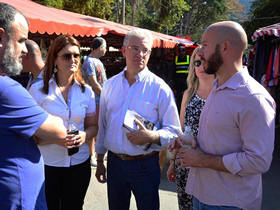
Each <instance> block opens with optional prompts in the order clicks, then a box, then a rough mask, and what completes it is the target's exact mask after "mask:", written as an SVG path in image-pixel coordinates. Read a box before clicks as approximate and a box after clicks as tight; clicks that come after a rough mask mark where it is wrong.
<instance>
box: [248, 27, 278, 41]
mask: <svg viewBox="0 0 280 210" xmlns="http://www.w3.org/2000/svg"><path fill="white" fill-rule="evenodd" d="M272 35H274V36H277V37H280V23H276V24H273V25H270V26H266V27H263V28H259V29H257V30H256V31H255V32H254V34H253V36H252V40H253V41H256V40H257V39H258V38H260V37H263V36H272Z"/></svg>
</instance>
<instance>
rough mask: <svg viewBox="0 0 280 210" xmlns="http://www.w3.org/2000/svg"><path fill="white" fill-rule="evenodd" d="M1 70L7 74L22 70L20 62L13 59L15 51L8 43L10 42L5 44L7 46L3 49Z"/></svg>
mask: <svg viewBox="0 0 280 210" xmlns="http://www.w3.org/2000/svg"><path fill="white" fill-rule="evenodd" d="M0 66H1V69H2V72H3V73H5V74H6V75H8V76H16V75H19V74H20V73H21V71H22V63H21V62H20V61H19V60H17V59H15V52H14V50H13V48H12V47H11V45H10V42H9V43H8V44H7V47H6V49H5V51H4V55H3V59H2V62H1V63H0Z"/></svg>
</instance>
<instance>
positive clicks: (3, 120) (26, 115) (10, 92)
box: [0, 77, 48, 138]
mask: <svg viewBox="0 0 280 210" xmlns="http://www.w3.org/2000/svg"><path fill="white" fill-rule="evenodd" d="M47 117H48V114H47V113H46V112H45V111H44V110H43V109H42V108H41V107H40V106H39V105H38V104H37V103H36V102H35V100H34V99H33V98H32V96H31V95H30V94H29V93H28V92H27V90H25V89H24V88H23V87H22V86H21V85H20V84H19V83H17V82H15V81H14V80H12V79H10V78H9V77H1V78H0V128H1V129H2V131H1V133H2V132H7V134H8V133H9V132H13V133H16V134H17V135H20V136H22V137H25V138H30V137H31V136H32V135H33V134H34V133H35V131H36V130H37V129H38V128H39V127H40V126H41V125H42V124H43V122H44V121H45V120H46V118H47ZM3 129H5V131H3Z"/></svg>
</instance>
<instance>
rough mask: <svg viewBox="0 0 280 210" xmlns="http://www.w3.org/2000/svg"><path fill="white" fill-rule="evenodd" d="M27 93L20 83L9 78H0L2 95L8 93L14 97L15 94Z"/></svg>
mask: <svg viewBox="0 0 280 210" xmlns="http://www.w3.org/2000/svg"><path fill="white" fill-rule="evenodd" d="M22 91H23V92H26V90H25V88H24V87H22V85H21V84H20V83H18V82H17V81H15V80H13V79H11V78H10V77H8V76H0V92H1V95H3V94H4V93H6V94H7V95H12V94H13V93H14V92H15V93H16V92H22Z"/></svg>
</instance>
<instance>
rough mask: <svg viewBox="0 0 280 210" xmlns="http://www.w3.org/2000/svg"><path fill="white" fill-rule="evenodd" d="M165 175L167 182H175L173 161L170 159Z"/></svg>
mask: <svg viewBox="0 0 280 210" xmlns="http://www.w3.org/2000/svg"><path fill="white" fill-rule="evenodd" d="M166 176H167V179H168V181H169V182H175V165H174V161H172V160H171V162H170V165H169V167H168V169H167V172H166Z"/></svg>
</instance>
